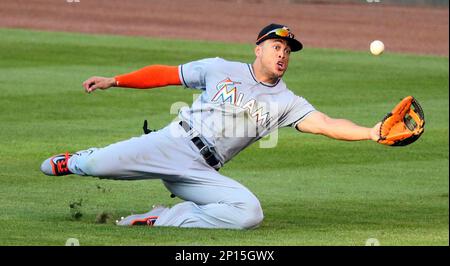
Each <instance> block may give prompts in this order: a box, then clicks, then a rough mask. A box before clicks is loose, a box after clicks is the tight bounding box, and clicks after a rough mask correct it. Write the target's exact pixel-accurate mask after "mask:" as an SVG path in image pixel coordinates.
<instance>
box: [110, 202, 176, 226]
mask: <svg viewBox="0 0 450 266" xmlns="http://www.w3.org/2000/svg"><path fill="white" fill-rule="evenodd" d="M167 209H168V208H167V207H164V206H156V207H154V208H153V209H152V210H151V211H149V212H147V213H143V214H133V215H130V216H127V217H125V218H124V217H122V218H121V219H120V221H116V224H117V225H120V226H132V225H148V226H153V224H154V223H155V221H156V220H157V219H158V217H159V215H160V214H161V213H162V212H163V211H165V210H167Z"/></svg>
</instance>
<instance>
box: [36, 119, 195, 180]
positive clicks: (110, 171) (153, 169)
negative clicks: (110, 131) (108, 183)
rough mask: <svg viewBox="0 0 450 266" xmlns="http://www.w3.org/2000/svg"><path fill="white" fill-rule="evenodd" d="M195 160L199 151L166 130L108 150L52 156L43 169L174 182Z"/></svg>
mask: <svg viewBox="0 0 450 266" xmlns="http://www.w3.org/2000/svg"><path fill="white" fill-rule="evenodd" d="M183 145H184V146H183ZM183 148H184V149H183ZM180 149H181V151H180ZM174 151H177V152H176V154H174ZM69 157H70V158H69ZM194 157H195V151H193V150H192V149H190V148H189V146H187V144H186V141H185V140H183V139H182V138H174V137H171V135H170V132H169V129H168V127H166V128H164V129H162V130H160V131H156V132H152V133H150V134H148V135H142V136H140V137H134V138H131V139H128V140H125V141H120V142H117V143H114V144H111V145H108V146H106V147H104V148H90V149H87V150H84V151H79V152H77V153H74V154H73V155H68V154H66V155H64V154H63V155H61V156H56V157H51V158H49V159H47V160H45V161H44V162H43V163H42V166H41V170H42V172H44V173H45V174H47V175H55V174H54V171H55V170H56V171H58V168H60V170H65V169H66V170H67V171H66V172H65V173H64V174H67V173H73V174H78V175H88V176H95V177H101V178H110V179H124V180H134V179H149V178H166V179H171V178H177V176H179V175H180V173H183V172H184V171H185V169H187V168H188V167H189V165H190V163H191V161H192V158H194ZM55 168H56V169H55Z"/></svg>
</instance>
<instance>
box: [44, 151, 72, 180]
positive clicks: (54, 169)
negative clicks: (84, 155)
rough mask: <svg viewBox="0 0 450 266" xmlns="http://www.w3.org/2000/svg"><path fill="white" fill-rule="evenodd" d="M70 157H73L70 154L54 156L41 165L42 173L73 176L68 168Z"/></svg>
mask: <svg viewBox="0 0 450 266" xmlns="http://www.w3.org/2000/svg"><path fill="white" fill-rule="evenodd" d="M70 157H72V154H69V153H68V152H66V153H63V154H58V155H55V156H52V157H50V158H48V159H47V160H45V161H44V162H43V163H42V164H41V171H42V172H43V173H44V174H46V175H52V176H61V175H70V174H73V173H72V172H71V171H70V170H69V168H68V167H67V163H68V161H69V159H70Z"/></svg>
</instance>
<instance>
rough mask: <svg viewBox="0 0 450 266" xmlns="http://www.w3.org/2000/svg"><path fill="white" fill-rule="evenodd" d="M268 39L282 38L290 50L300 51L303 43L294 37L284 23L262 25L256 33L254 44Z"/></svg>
mask: <svg viewBox="0 0 450 266" xmlns="http://www.w3.org/2000/svg"><path fill="white" fill-rule="evenodd" d="M268 39H283V40H286V41H287V42H288V45H289V47H291V51H292V52H296V51H300V50H301V49H302V48H303V44H302V43H301V42H299V41H298V40H297V39H295V36H294V34H292V33H291V30H290V29H289V28H288V27H287V26H286V25H281V24H273V23H272V24H270V25H267V26H266V27H264V28H263V29H262V30H261V31H260V32H259V34H258V38H257V39H256V44H257V45H258V44H260V43H262V42H263V41H265V40H268Z"/></svg>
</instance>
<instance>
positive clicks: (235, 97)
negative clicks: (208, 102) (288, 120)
mask: <svg viewBox="0 0 450 266" xmlns="http://www.w3.org/2000/svg"><path fill="white" fill-rule="evenodd" d="M236 84H241V83H240V82H237V81H232V80H231V79H230V78H226V79H224V80H222V81H220V82H219V83H217V85H216V88H217V93H216V94H215V95H214V97H213V98H212V101H213V102H217V101H219V100H222V102H224V103H225V102H229V103H230V104H232V105H234V106H237V107H240V108H243V109H247V110H248V113H249V114H250V116H251V117H252V118H253V119H256V123H257V124H259V125H264V124H267V123H268V122H269V121H268V118H269V117H270V116H269V112H266V113H264V108H263V107H262V106H258V104H257V103H256V100H255V99H250V100H248V101H247V102H245V103H244V102H243V99H244V94H243V93H238V91H237V88H236Z"/></svg>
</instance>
